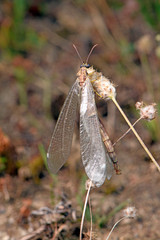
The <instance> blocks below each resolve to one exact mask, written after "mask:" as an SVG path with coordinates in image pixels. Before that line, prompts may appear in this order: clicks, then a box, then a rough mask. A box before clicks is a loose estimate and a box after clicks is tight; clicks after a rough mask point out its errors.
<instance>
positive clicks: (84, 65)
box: [80, 63, 91, 68]
mask: <svg viewBox="0 0 160 240" xmlns="http://www.w3.org/2000/svg"><path fill="white" fill-rule="evenodd" d="M90 66H91V65H90V64H88V63H83V64H81V66H80V68H82V67H86V68H90Z"/></svg>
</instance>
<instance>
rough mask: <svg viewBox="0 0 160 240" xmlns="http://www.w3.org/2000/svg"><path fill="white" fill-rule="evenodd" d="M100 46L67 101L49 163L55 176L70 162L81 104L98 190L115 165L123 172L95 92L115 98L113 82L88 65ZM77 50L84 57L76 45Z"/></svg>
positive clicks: (84, 141) (84, 150) (83, 138)
mask: <svg viewBox="0 0 160 240" xmlns="http://www.w3.org/2000/svg"><path fill="white" fill-rule="evenodd" d="M96 46H97V45H94V46H93V47H92V49H91V51H90V53H89V55H88V57H87V60H86V63H84V62H83V61H82V62H83V63H82V64H81V66H80V70H79V72H78V73H77V79H76V81H75V83H74V84H73V86H72V88H71V89H70V91H69V93H68V96H67V98H66V100H65V102H64V105H63V107H62V110H61V113H60V115H59V118H58V121H57V124H56V127H55V129H54V132H53V135H52V138H51V142H50V145H49V149H48V153H47V163H48V167H49V169H50V171H51V172H52V173H54V174H55V173H57V171H58V170H59V169H60V168H61V167H62V166H63V165H64V163H65V162H66V160H67V159H68V157H69V155H70V150H71V145H72V137H73V131H74V126H75V120H76V114H77V108H78V105H80V148H81V155H82V162H83V165H84V168H85V171H86V174H87V176H88V177H89V179H90V180H91V181H92V183H93V184H95V185H96V186H97V187H100V186H101V185H102V184H103V183H104V181H105V179H106V177H107V179H110V178H111V176H112V172H113V164H114V167H115V170H116V172H117V173H119V169H118V165H117V160H116V157H115V153H114V149H113V146H112V143H111V142H110V140H109V137H108V135H107V132H106V131H105V129H104V127H103V125H102V123H101V122H100V121H99V119H98V115H97V109H96V104H95V94H94V91H95V92H96V94H98V95H99V96H101V97H102V98H105V99H107V98H109V95H110V94H111V93H112V94H114V96H115V95H116V93H115V88H114V86H113V85H112V84H111V83H110V81H109V80H108V79H107V78H105V77H104V76H103V75H102V73H98V72H96V71H95V70H94V69H93V67H91V66H90V65H89V64H88V59H89V57H90V55H91V53H92V51H93V49H94V48H95V47H96ZM73 47H74V48H75V50H76V52H77V54H78V56H79V57H80V55H79V52H78V50H77V48H76V47H75V45H73ZM80 59H81V57H80ZM81 60H82V59H81ZM106 90H107V91H108V93H107V91H106ZM107 94H108V95H107ZM105 147H106V149H105ZM109 155H110V156H109ZM112 161H113V163H112Z"/></svg>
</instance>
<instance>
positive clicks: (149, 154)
mask: <svg viewBox="0 0 160 240" xmlns="http://www.w3.org/2000/svg"><path fill="white" fill-rule="evenodd" d="M111 99H112V101H113V102H114V104H115V105H116V107H117V108H118V110H119V111H120V113H121V114H122V116H123V117H124V119H125V120H126V122H127V124H128V125H129V127H130V128H131V130H132V132H133V133H134V135H135V136H136V138H137V139H138V141H139V143H140V144H141V146H142V147H143V149H144V150H145V152H146V153H147V154H148V156H149V157H150V159H151V160H152V162H153V163H154V164H155V165H156V167H157V169H158V171H159V172H160V166H159V164H158V163H157V162H156V160H155V159H154V157H153V156H152V154H151V153H150V151H149V150H148V148H147V147H146V145H145V144H144V142H143V141H142V139H141V137H140V136H139V135H138V133H137V132H136V130H135V129H134V127H133V126H132V124H131V123H130V121H129V120H128V118H127V116H126V115H125V113H124V112H123V110H122V108H121V107H120V106H119V104H118V102H117V100H116V99H115V98H114V97H112V98H111Z"/></svg>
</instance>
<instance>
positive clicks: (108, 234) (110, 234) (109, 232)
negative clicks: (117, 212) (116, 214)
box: [106, 216, 128, 240]
mask: <svg viewBox="0 0 160 240" xmlns="http://www.w3.org/2000/svg"><path fill="white" fill-rule="evenodd" d="M125 218H128V217H126V216H125V217H123V218H121V219H119V220H118V221H117V222H116V223H115V224H114V225H113V227H112V229H111V231H110V232H109V234H108V236H107V238H106V240H108V239H109V237H110V236H111V233H112V232H113V230H114V228H115V227H116V226H117V224H118V223H120V222H121V221H122V220H124V219H125Z"/></svg>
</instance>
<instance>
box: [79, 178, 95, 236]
mask: <svg viewBox="0 0 160 240" xmlns="http://www.w3.org/2000/svg"><path fill="white" fill-rule="evenodd" d="M91 186H92V181H90V182H89V186H88V190H87V194H86V199H85V203H84V208H83V213H82V219H81V226H80V235H79V239H80V240H82V229H83V223H84V216H85V212H86V206H87V202H88V198H89V193H90V190H91Z"/></svg>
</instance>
